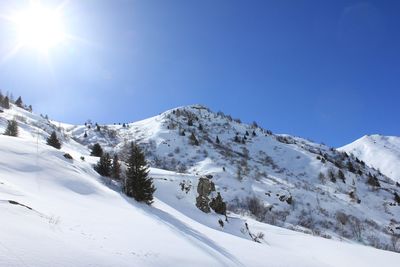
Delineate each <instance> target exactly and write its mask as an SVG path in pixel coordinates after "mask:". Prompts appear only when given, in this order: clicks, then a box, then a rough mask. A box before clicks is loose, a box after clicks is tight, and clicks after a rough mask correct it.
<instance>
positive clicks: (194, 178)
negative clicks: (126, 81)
mask: <svg viewBox="0 0 400 267" xmlns="http://www.w3.org/2000/svg"><path fill="white" fill-rule="evenodd" d="M179 110H180V111H179V112H178V111H177V110H171V111H168V112H166V113H163V114H161V115H159V116H156V117H154V118H150V119H148V120H144V121H141V122H137V123H132V124H129V125H128V127H123V126H120V125H115V126H114V125H110V126H107V127H105V126H101V129H100V131H97V130H96V127H90V129H89V127H88V126H74V125H66V124H62V123H57V122H53V121H48V120H46V119H44V118H42V117H40V116H37V115H35V114H31V113H29V112H26V111H24V110H21V109H19V108H16V107H14V106H13V107H12V109H11V110H5V112H4V113H2V114H0V131H1V132H2V131H3V130H4V127H5V124H6V119H10V118H13V117H15V118H16V119H17V120H18V122H19V126H20V137H7V136H0V211H1V214H2V217H1V220H0V229H1V230H0V266H35V267H36V266H37V267H45V266H207V265H208V266H352V267H354V266H363V267H365V266H377V265H381V266H389V267H390V266H397V263H398V262H399V260H400V254H398V253H393V252H389V251H383V250H378V249H374V248H371V247H367V246H364V245H363V244H362V243H365V244H370V245H375V246H377V247H378V246H383V245H382V244H385V242H386V243H387V244H389V242H390V232H389V230H388V229H389V228H388V227H391V228H390V229H391V230H393V231H396V225H397V224H396V223H398V222H397V221H396V218H399V206H398V205H394V206H391V205H389V204H387V205H385V203H392V202H393V201H392V194H393V190H396V188H395V185H393V184H391V182H390V180H389V179H387V178H386V177H384V176H379V175H378V174H377V173H374V174H376V175H377V177H379V181H380V182H381V187H380V188H370V187H369V186H368V185H367V184H366V183H365V176H364V174H362V175H359V176H356V175H355V174H353V173H350V172H348V171H345V175H346V180H345V181H346V183H343V182H342V181H337V182H336V183H333V182H330V181H329V180H324V181H322V180H319V179H318V177H317V176H318V174H319V172H320V171H325V170H326V169H329V168H336V169H335V171H336V170H337V167H335V166H334V164H333V163H331V161H332V162H335V163H336V164H339V163H338V162H339V160H338V159H342V158H343V161H344V162H348V161H350V160H351V161H352V162H353V159H352V158H346V157H345V156H344V155H343V154H340V153H338V152H336V151H334V150H330V149H329V148H327V147H325V146H322V145H317V144H313V143H310V142H308V141H306V140H303V139H301V138H294V137H290V136H281V135H272V134H271V133H269V132H266V131H265V130H263V129H261V128H258V127H253V128H252V127H251V126H248V125H244V124H241V123H237V122H233V121H231V120H230V119H229V117H226V116H224V115H222V114H214V113H212V112H210V111H208V110H206V109H204V108H201V107H198V106H194V107H185V108H180V109H179ZM183 110H186V111H183ZM187 112H191V113H190V114H195V115H196V116H197V117H198V119H195V120H194V122H193V126H189V125H188V121H187V117H186V116H187V114H189V113H187ZM177 113H184V114H186V115H182V114H177ZM188 116H192V115H188ZM199 123H201V124H202V127H199ZM190 124H191V123H190ZM199 128H200V129H199ZM52 130H56V131H57V132H58V134H59V135H60V136H61V137H62V141H63V147H62V149H61V150H56V149H54V148H52V147H49V146H47V145H45V138H46V137H47V136H48V135H49V133H50V132H51V131H52ZM183 130H185V131H186V134H185V136H183V135H181V134H180V133H182V131H183ZM252 130H254V131H255V135H253V133H252ZM85 131H86V133H87V137H86V138H85V137H84V133H85ZM191 131H193V132H194V133H195V135H196V137H197V138H198V140H199V142H200V144H199V146H193V145H190V144H189V136H190V134H188V133H190V132H191ZM237 131H238V132H239V133H240V136H241V137H243V135H246V133H245V132H246V131H249V135H247V137H246V138H247V140H245V144H243V143H240V144H239V143H236V142H234V141H232V139H233V137H234V136H235V135H236V132H237ZM216 135H218V137H219V139H220V144H215V142H214V140H215V138H216ZM207 136H208V138H207ZM131 140H134V141H137V142H138V143H139V144H140V145H142V146H143V147H144V148H145V149H146V151H147V155H148V157H149V159H150V160H151V165H152V166H153V168H151V176H152V177H154V182H155V185H156V187H157V191H156V193H155V202H154V204H153V205H152V206H151V207H149V206H146V205H142V204H138V203H136V202H135V201H134V200H132V199H129V198H127V197H125V196H124V195H123V194H122V193H121V190H120V186H119V184H118V182H115V181H112V180H110V179H108V178H102V177H100V176H99V175H98V174H97V173H96V172H94V171H93V164H94V163H95V162H96V161H97V158H94V157H90V156H89V149H88V147H87V146H86V145H88V146H90V145H92V144H93V143H94V142H100V143H102V144H103V145H104V146H105V147H107V149H108V150H109V151H114V152H118V153H121V155H122V156H123V151H124V149H125V146H126V144H128V143H129V141H131ZM178 147H179V149H177V148H178ZM247 150H248V151H247ZM246 151H247V152H246ZM260 151H264V153H261V152H260ZM65 152H67V153H69V154H71V155H72V156H73V158H74V159H73V160H69V159H66V158H65V157H64V156H63V154H64V153H65ZM320 152H321V153H320ZM171 153H172V156H171ZM321 154H322V155H321ZM325 154H326V155H325ZM82 156H83V157H84V160H82V159H81V157H82ZM267 156H268V157H267ZM317 157H319V159H317ZM173 158H175V162H174V161H173V160H172V159H173ZM322 158H324V159H325V163H323V162H321V160H322ZM244 160H246V161H247V162H245V161H244ZM357 164H358V163H356V162H354V165H355V167H356V168H359V169H360V170H361V171H362V172H363V173H364V172H374V171H373V170H372V169H369V168H368V167H367V166H358V165H357ZM238 166H240V167H238ZM160 167H163V168H162V169H161V168H160ZM238 168H240V169H241V175H240V176H241V177H237V170H238ZM168 169H169V170H168ZM177 171H179V172H177ZM202 174H212V175H213V176H214V178H213V181H214V182H215V184H216V187H217V190H218V191H220V192H221V194H222V196H223V197H224V199H225V200H227V201H228V204H229V206H230V210H231V211H230V212H229V213H228V222H225V224H224V227H221V226H220V225H219V223H218V220H219V219H220V218H222V219H223V217H221V216H220V215H218V214H216V213H213V212H211V213H209V214H205V213H203V212H201V211H200V210H198V209H197V208H196V206H195V198H196V196H197V192H196V185H197V182H198V178H199V176H200V175H202ZM327 179H328V178H327ZM353 180H354V183H353ZM182 184H185V185H186V186H188V187H189V188H190V190H188V192H186V191H182V190H181V185H182ZM350 189H352V190H354V191H355V192H356V195H357V198H358V199H361V203H357V201H355V200H354V199H352V198H350V197H349V195H348V192H349V190H350ZM249 197H252V199H253V198H257V199H258V200H259V201H260V203H261V204H262V205H261V206H260V207H258V208H262V207H264V208H265V209H261V211H260V210H259V212H257V210H254V209H252V207H249V206H248V204H249V202H248V201H247V198H249ZM253 208H254V207H253ZM262 211H265V212H266V213H263V212H262ZM338 211H341V212H342V213H338ZM252 212H253V213H252ZM343 214H344V215H343ZM339 215H341V216H342V217H341V219H340V221H343V222H344V223H343V224H338V222H337V221H338V219H337V216H339ZM260 216H263V217H260ZM255 218H257V219H259V220H261V221H262V222H259V221H256V220H255ZM346 218H347V221H346ZM357 220H358V221H357ZM265 222H268V223H273V224H276V225H279V226H283V227H286V228H292V229H296V230H297V231H291V230H288V229H284V228H280V227H276V226H273V225H270V224H266V223H265ZM357 222H360V224H357ZM246 224H247V227H246ZM357 227H360V229H361V230H360V229H358V228H357ZM358 230H360V231H358ZM300 231H302V232H306V233H310V234H304V233H302V232H300ZM250 233H252V234H253V235H254V234H258V233H262V234H264V239H262V240H260V241H261V243H256V242H254V241H253V240H252V238H250V235H249V234H250ZM350 234H353V235H358V234H359V235H360V236H359V237H360V240H359V241H356V237H357V236H356V237H354V236H353V235H351V236H350ZM313 235H320V236H325V237H328V235H330V237H331V238H332V239H334V240H329V239H327V238H321V237H316V236H313ZM346 235H348V236H347V237H346ZM372 237H375V239H373V238H372ZM339 240H340V241H339ZM352 240H355V241H352ZM372 241H374V242H376V243H375V244H372V243H371V242H372ZM383 248H386V249H391V248H390V247H383Z"/></svg>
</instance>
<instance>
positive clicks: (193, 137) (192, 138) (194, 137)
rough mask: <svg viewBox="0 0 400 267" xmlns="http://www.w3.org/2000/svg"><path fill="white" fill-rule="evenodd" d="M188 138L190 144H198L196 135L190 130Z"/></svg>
mask: <svg viewBox="0 0 400 267" xmlns="http://www.w3.org/2000/svg"><path fill="white" fill-rule="evenodd" d="M189 139H190V144H191V145H194V146H198V145H199V140H197V138H196V136H195V135H194V133H193V132H192V134H191V135H190V137H189Z"/></svg>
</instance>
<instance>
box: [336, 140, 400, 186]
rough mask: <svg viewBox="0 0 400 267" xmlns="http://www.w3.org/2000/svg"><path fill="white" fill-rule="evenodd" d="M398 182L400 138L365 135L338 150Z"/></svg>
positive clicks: (399, 172) (399, 179)
mask: <svg viewBox="0 0 400 267" xmlns="http://www.w3.org/2000/svg"><path fill="white" fill-rule="evenodd" d="M339 150H341V151H346V152H347V153H351V154H353V155H354V156H356V157H357V158H359V159H361V160H362V161H364V162H365V163H367V164H368V165H369V166H372V167H374V168H375V169H379V170H380V171H381V172H382V173H383V174H385V175H386V176H388V177H390V178H392V179H393V180H395V181H397V182H400V137H398V136H383V135H377V134H375V135H366V136H363V137H361V138H360V139H358V140H356V141H354V142H353V143H351V144H348V145H346V146H344V147H341V148H339Z"/></svg>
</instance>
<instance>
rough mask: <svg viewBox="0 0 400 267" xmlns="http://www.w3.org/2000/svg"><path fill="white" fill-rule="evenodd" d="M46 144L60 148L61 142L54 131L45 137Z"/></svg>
mask: <svg viewBox="0 0 400 267" xmlns="http://www.w3.org/2000/svg"><path fill="white" fill-rule="evenodd" d="M47 144H48V145H49V146H52V147H54V148H57V149H60V148H61V143H60V141H59V140H58V138H57V134H56V132H55V131H53V132H52V133H51V135H50V136H49V137H48V138H47Z"/></svg>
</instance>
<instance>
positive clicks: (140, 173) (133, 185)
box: [125, 143, 156, 205]
mask: <svg viewBox="0 0 400 267" xmlns="http://www.w3.org/2000/svg"><path fill="white" fill-rule="evenodd" d="M126 164H127V170H126V180H125V193H126V195H127V196H129V197H133V198H134V199H135V200H136V201H139V202H145V203H146V204H148V205H150V204H151V203H152V202H153V193H154V192H155V191H156V188H155V187H154V185H153V179H152V178H150V177H149V167H148V165H147V163H146V159H145V156H144V153H143V152H142V150H141V149H140V147H139V146H138V145H137V144H135V143H131V147H130V153H129V158H128V160H127V163H126Z"/></svg>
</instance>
